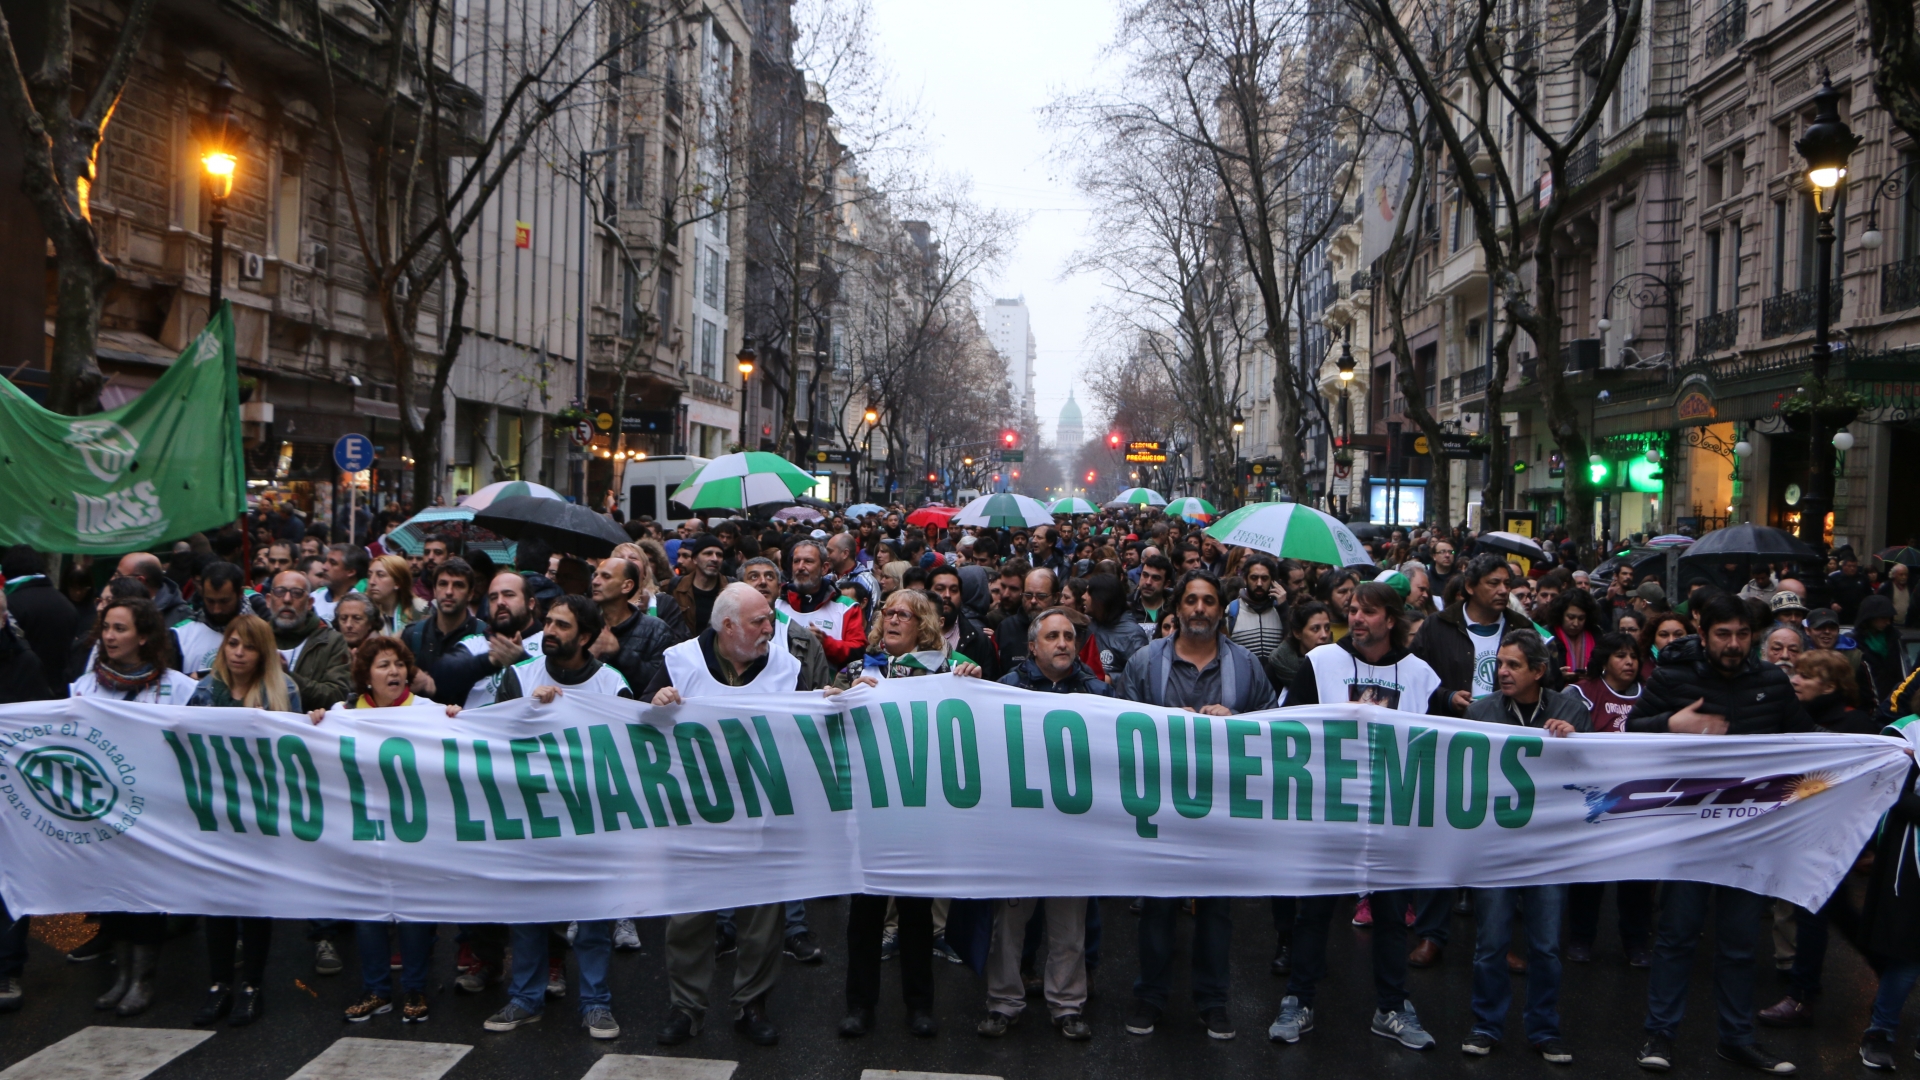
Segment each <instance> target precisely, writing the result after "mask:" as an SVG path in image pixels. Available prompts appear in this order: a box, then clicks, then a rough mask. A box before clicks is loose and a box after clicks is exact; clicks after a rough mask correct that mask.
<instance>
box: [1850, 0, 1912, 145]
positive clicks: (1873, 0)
mask: <svg viewBox="0 0 1920 1080" xmlns="http://www.w3.org/2000/svg"><path fill="white" fill-rule="evenodd" d="M1862 6H1863V7H1864V8H1865V9H1866V15H1867V41H1868V44H1869V45H1870V46H1871V47H1872V49H1873V58H1874V61H1875V63H1874V65H1873V93H1874V97H1875V98H1877V99H1878V100H1879V102H1880V107H1881V108H1883V109H1885V110H1887V115H1888V116H1890V117H1892V118H1893V122H1894V123H1896V124H1898V125H1900V130H1902V131H1904V132H1906V133H1907V137H1908V138H1910V139H1915V140H1920V30H1916V27H1915V18H1914V15H1915V13H1914V7H1913V5H1912V4H1908V3H1903V2H1901V0H1866V2H1865V4H1863V5H1862Z"/></svg>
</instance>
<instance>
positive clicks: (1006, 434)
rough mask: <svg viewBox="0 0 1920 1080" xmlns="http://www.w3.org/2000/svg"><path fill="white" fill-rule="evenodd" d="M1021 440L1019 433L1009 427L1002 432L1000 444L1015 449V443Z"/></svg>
mask: <svg viewBox="0 0 1920 1080" xmlns="http://www.w3.org/2000/svg"><path fill="white" fill-rule="evenodd" d="M1019 441H1020V436H1019V434H1018V433H1017V432H1015V431H1014V430H1013V429H1012V428H1008V429H1007V430H1005V431H1003V432H1001V433H1000V444H1001V445H1002V446H1005V447H1006V448H1007V449H1009V450H1011V449H1013V444H1014V443H1017V442H1019Z"/></svg>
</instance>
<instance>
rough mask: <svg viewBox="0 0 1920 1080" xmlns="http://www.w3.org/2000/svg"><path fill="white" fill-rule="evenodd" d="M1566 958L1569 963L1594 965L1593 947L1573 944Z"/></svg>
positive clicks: (1570, 945)
mask: <svg viewBox="0 0 1920 1080" xmlns="http://www.w3.org/2000/svg"><path fill="white" fill-rule="evenodd" d="M1565 956H1566V959H1567V962H1568V963H1573V964H1591V963H1593V946H1591V945H1582V944H1580V943H1579V942H1573V943H1571V944H1569V945H1568V946H1567V951H1566V953H1565Z"/></svg>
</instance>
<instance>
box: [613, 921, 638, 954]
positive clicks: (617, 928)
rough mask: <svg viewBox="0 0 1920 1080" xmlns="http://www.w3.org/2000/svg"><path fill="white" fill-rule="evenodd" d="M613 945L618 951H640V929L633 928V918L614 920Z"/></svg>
mask: <svg viewBox="0 0 1920 1080" xmlns="http://www.w3.org/2000/svg"><path fill="white" fill-rule="evenodd" d="M613 947H614V950H615V951H617V952H639V951H640V931H638V930H635V929H634V928H633V920H632V919H615V920H614V921H613Z"/></svg>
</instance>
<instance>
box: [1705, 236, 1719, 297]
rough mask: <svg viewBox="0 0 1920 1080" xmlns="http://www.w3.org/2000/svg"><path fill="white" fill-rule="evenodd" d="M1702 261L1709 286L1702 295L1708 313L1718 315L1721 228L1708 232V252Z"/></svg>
mask: <svg viewBox="0 0 1920 1080" xmlns="http://www.w3.org/2000/svg"><path fill="white" fill-rule="evenodd" d="M1702 261H1703V262H1704V264H1705V265H1703V266H1702V267H1701V269H1702V270H1704V271H1706V275H1705V278H1706V286H1707V287H1706V290H1705V293H1706V295H1705V296H1704V297H1702V299H1704V300H1705V301H1706V302H1707V314H1709V315H1718V314H1719V313H1720V230H1719V229H1714V230H1712V231H1711V232H1709V233H1707V250H1706V254H1705V255H1704V256H1702Z"/></svg>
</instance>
